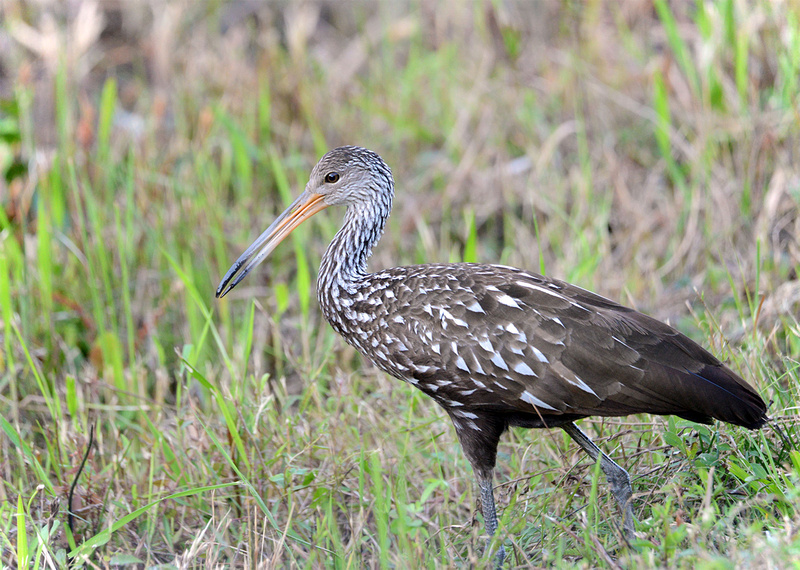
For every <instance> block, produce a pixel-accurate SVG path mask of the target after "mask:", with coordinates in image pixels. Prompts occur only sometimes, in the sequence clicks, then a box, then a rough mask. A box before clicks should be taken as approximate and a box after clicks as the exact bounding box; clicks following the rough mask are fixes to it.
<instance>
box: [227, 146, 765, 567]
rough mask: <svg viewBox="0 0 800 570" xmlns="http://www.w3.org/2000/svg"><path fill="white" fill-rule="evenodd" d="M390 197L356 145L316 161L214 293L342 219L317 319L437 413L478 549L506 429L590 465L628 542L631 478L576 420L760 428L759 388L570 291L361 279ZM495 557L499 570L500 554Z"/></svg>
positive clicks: (423, 274) (439, 270)
mask: <svg viewBox="0 0 800 570" xmlns="http://www.w3.org/2000/svg"><path fill="white" fill-rule="evenodd" d="M394 189H395V181H394V177H393V175H392V172H391V169H390V168H389V166H388V165H387V164H386V162H384V160H383V159H382V158H381V157H380V156H379V155H378V154H377V153H375V152H373V151H371V150H368V149H365V148H362V147H358V146H342V147H339V148H335V149H333V150H331V151H329V152H328V153H326V154H325V155H324V156H323V157H322V158H321V159H320V160H319V162H318V163H317V165H316V166H314V168H313V169H312V170H311V174H310V177H309V181H308V183H307V185H306V187H305V190H304V192H302V193H301V194H300V195H299V196H298V197H297V199H295V200H294V202H293V203H292V204H291V205H290V206H289V207H288V208H287V209H286V210H285V211H284V212H283V213H282V214H281V215H280V216H278V217H277V218H276V219H275V221H274V222H273V223H272V224H271V225H270V226H269V227H268V228H267V229H266V230H265V231H264V232H263V233H262V234H261V235H260V236H259V237H258V238H257V239H256V240H255V241H254V242H253V243H252V244H251V245H250V246H249V247H248V248H247V249H246V250H245V252H244V253H243V254H242V255H241V256H240V257H239V258H238V259H237V260H236V261H235V262H234V263H233V265H232V266H231V267H230V269H229V270H228V272H227V273H226V274H225V276H224V277H223V278H222V281H221V282H220V284H219V287H218V288H217V290H216V296H217V298H221V297H223V296H224V295H226V294H227V293H229V292H230V291H231V289H233V288H234V287H236V285H237V284H238V283H240V282H241V281H242V280H243V279H244V278H245V277H246V276H247V275H248V274H249V273H250V272H251V271H252V270H253V269H254V268H255V267H256V266H257V265H258V264H259V263H261V262H262V261H263V260H264V259H265V258H267V256H268V255H269V254H270V253H271V252H272V251H273V250H274V249H275V247H276V246H277V245H278V244H279V243H280V242H281V241H282V240H283V239H284V238H286V236H288V235H289V234H290V233H291V232H292V231H293V230H294V229H295V228H297V227H298V226H299V225H300V224H301V223H303V222H304V221H305V220H307V219H309V218H311V217H312V216H314V215H315V214H317V213H318V212H321V211H322V210H324V209H326V208H328V207H330V206H343V207H344V208H345V212H344V222H343V224H342V226H341V229H339V231H338V232H337V233H336V234H335V236H334V237H333V240H332V241H331V243H330V245H329V246H328V248H327V250H326V251H325V253H324V255H323V256H322V259H321V261H320V267H319V273H318V278H317V298H318V301H319V305H320V307H321V309H322V314H323V316H324V318H325V319H326V320H327V321H328V323H330V325H331V326H332V327H333V329H334V330H335V331H336V332H337V333H339V334H340V335H341V336H342V337H344V339H345V341H346V342H347V343H349V344H350V345H352V346H353V347H355V349H356V350H357V351H358V352H360V353H361V354H362V355H364V356H365V357H366V358H368V359H369V360H371V361H372V362H373V363H374V364H375V365H376V366H377V367H378V368H380V369H381V370H383V371H385V372H386V373H388V374H390V375H391V376H394V377H396V378H398V379H400V380H403V381H405V382H408V383H409V384H411V385H413V386H415V387H416V388H418V389H420V390H422V391H423V392H424V393H425V394H427V395H428V396H430V397H431V398H432V399H433V400H435V401H436V402H437V403H438V404H439V405H440V406H441V407H442V408H443V409H444V411H445V412H446V413H447V415H448V416H449V417H450V419H451V420H452V423H453V426H454V428H455V432H456V435H457V438H458V440H459V442H460V444H461V447H462V449H463V452H464V454H465V455H466V457H467V459H468V460H469V462H470V464H471V466H472V469H473V472H474V475H475V478H476V480H477V486H478V490H479V496H480V508H481V510H482V514H483V518H484V528H485V532H486V535H487V537H488V538H487V549H488V548H489V545H490V544H491V540H492V538H493V536H494V534H495V532H496V531H497V528H498V520H497V512H496V506H495V500H494V492H493V485H494V483H493V479H494V468H495V463H496V457H497V446H498V442H499V440H500V436H501V435H502V434H503V432H505V431H506V430H507V429H508V428H509V427H512V426H515V427H522V428H561V429H563V430H564V431H565V432H566V433H567V434H568V435H569V436H570V437H571V438H572V439H573V440H574V441H575V442H576V443H577V444H578V445H579V446H580V447H581V448H582V449H583V450H584V451H585V452H586V453H587V454H588V455H589V456H590V457H591V458H592V460H593V461H595V462H598V461H599V463H600V467H601V470H602V471H603V473H604V474H605V476H606V478H607V480H608V482H609V486H610V489H611V492H612V494H613V495H614V497H615V499H616V501H617V503H618V504H619V508H620V510H621V512H622V514H623V523H622V532H623V536H624V537H625V539H626V540H630V539H631V538H633V537H634V536H635V534H634V533H635V525H634V515H633V508H632V502H631V499H632V496H633V492H632V488H631V480H630V476H629V474H628V472H627V471H626V470H625V469H624V468H622V467H621V466H619V465H618V464H617V463H615V462H614V461H613V460H612V459H611V458H610V457H608V456H607V455H606V454H605V453H604V452H603V451H602V450H601V449H600V448H598V447H597V445H595V444H594V442H593V441H592V440H591V439H590V438H589V437H588V436H587V435H586V434H585V433H584V432H583V431H582V430H581V429H580V428H579V427H578V426H577V425H576V424H575V421H576V420H580V419H582V418H586V417H589V416H626V415H629V414H639V413H648V414H656V415H675V416H678V417H681V418H684V419H687V420H690V421H693V422H698V423H702V424H710V423H712V420H714V419H716V420H720V421H723V422H727V423H730V424H735V425H738V426H743V427H745V428H750V429H757V428H760V427H761V426H763V425H764V424H765V423H766V422H767V421H768V417H767V414H766V412H767V407H766V405H765V403H764V400H763V399H762V398H761V397H760V396H759V394H758V392H756V390H755V389H754V388H753V387H751V386H750V384H748V383H747V382H746V381H745V380H743V379H742V378H741V377H740V376H738V375H737V374H736V373H735V372H733V371H732V370H731V369H730V368H728V367H727V366H725V365H724V364H723V363H722V362H721V361H719V360H718V359H717V358H716V357H714V356H713V355H712V354H711V353H709V352H708V351H706V350H705V349H704V348H702V347H701V346H700V345H698V344H697V343H695V342H694V341H692V340H690V339H689V338H688V337H686V336H685V335H683V334H682V333H680V332H678V331H677V330H675V329H674V328H672V327H670V326H669V325H667V324H665V323H663V322H661V321H659V320H656V319H654V318H652V317H649V316H647V315H645V314H643V313H640V312H637V311H635V310H633V309H630V308H627V307H625V306H622V305H620V304H618V303H616V302H614V301H611V300H609V299H606V298H604V297H601V296H599V295H596V294H594V293H591V292H589V291H587V290H585V289H582V288H580V287H577V286H575V285H571V284H569V283H566V282H564V281H560V280H558V279H554V278H551V277H545V276H542V275H538V274H536V273H532V272H530V271H526V270H524V269H518V268H514V267H508V266H504V265H490V264H478V263H448V264H444V263H433V264H425V265H410V266H401V267H392V268H388V269H383V270H379V271H376V272H369V271H368V269H367V261H368V258H369V257H370V255H371V253H372V249H373V247H374V246H375V245H376V244H377V243H378V241H379V240H380V238H381V236H382V234H383V231H384V228H385V226H386V222H387V219H388V218H389V214H390V212H391V209H392V202H393V199H394ZM494 555H495V558H496V561H497V565H498V566H499V565H501V564H502V563H503V559H504V556H505V550H504V548H503V546H502V545H500V546H499V547H498V549H497V552H496V553H494Z"/></svg>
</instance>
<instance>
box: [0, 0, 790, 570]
mask: <svg viewBox="0 0 800 570" xmlns="http://www.w3.org/2000/svg"><path fill="white" fill-rule="evenodd" d="M79 4H80V6H79V8H75V9H76V10H79V11H80V18H79V17H77V15H76V14H75V13H71V12H66V11H65V10H66V8H65V7H63V6H61V4H59V3H55V2H54V3H52V4H50V3H47V2H45V3H40V4H37V5H36V6H35V7H32V6H29V5H28V4H25V3H19V2H15V1H13V0H12V1H11V2H10V3H7V4H6V5H4V7H3V8H2V10H3V11H4V16H5V17H4V19H3V24H2V28H0V44H2V45H3V46H5V47H4V49H3V50H2V54H0V99H2V101H1V102H0V170H2V172H3V173H4V178H3V180H4V182H2V186H0V188H2V193H0V201H1V202H2V208H0V319H2V329H0V336H2V346H1V347H0V348H1V350H0V411H2V413H0V431H2V432H3V437H0V469H1V470H2V473H0V553H1V554H0V556H1V557H2V558H1V559H0V563H2V564H3V565H6V566H9V567H19V568H23V567H25V568H40V567H45V568H57V567H62V566H65V565H66V564H67V563H68V560H70V559H71V560H72V561H73V564H74V565H84V566H86V567H109V566H131V565H137V566H138V565H145V566H147V567H151V566H157V565H163V567H209V568H210V567H217V566H228V565H230V566H248V567H255V566H259V567H261V566H263V567H275V566H290V567H302V568H314V567H323V566H324V567H334V568H351V567H380V568H384V567H409V566H411V567H442V566H445V567H446V566H469V565H473V564H486V563H487V562H488V561H486V560H483V559H482V558H481V557H482V540H481V539H480V535H481V530H482V519H481V516H480V514H479V513H478V511H477V510H476V508H475V499H476V493H475V490H474V489H473V488H472V474H471V470H470V467H469V464H468V462H467V461H466V459H465V458H464V457H463V455H462V454H461V451H460V448H459V446H458V443H457V441H456V438H455V437H454V433H453V430H452V427H451V426H450V425H449V423H448V422H447V421H446V420H445V418H444V417H443V414H442V412H441V411H440V410H439V409H437V408H436V406H435V405H434V404H433V403H432V402H431V401H429V400H428V399H427V398H425V397H424V396H423V395H422V394H421V393H418V392H417V391H416V390H415V389H413V388H412V387H410V386H407V385H405V384H403V383H401V382H398V381H396V380H394V379H392V378H388V377H386V376H385V375H383V374H382V373H380V372H379V371H377V370H376V369H375V368H374V367H373V366H371V365H370V364H369V363H367V362H365V361H364V360H363V359H362V358H361V357H360V356H359V355H358V354H357V353H355V352H354V350H353V349H352V348H350V347H349V346H348V345H346V344H345V343H344V342H343V341H342V340H341V339H339V338H338V337H336V335H335V334H334V333H333V331H332V330H330V328H329V327H328V326H327V324H326V323H324V322H323V320H322V318H321V315H320V313H319V309H318V308H317V305H316V301H315V299H314V291H315V287H314V280H315V276H316V269H317V267H318V263H319V259H320V256H321V254H322V252H323V251H324V248H325V245H326V244H327V242H328V240H329V239H330V238H331V236H332V235H333V233H334V232H335V230H336V228H337V227H338V223H339V219H340V218H339V217H338V215H339V214H337V213H336V212H333V213H331V214H330V215H324V216H319V217H318V218H319V219H315V221H314V222H311V223H309V224H307V226H306V227H304V228H303V229H301V230H298V231H297V232H295V234H293V236H292V240H291V241H290V242H287V243H285V244H283V245H282V246H281V247H280V248H279V249H278V250H276V251H275V252H274V254H273V256H272V258H271V259H272V260H271V262H270V263H268V264H265V265H264V266H262V267H261V268H259V270H258V271H257V273H256V274H254V275H253V276H251V277H249V278H248V280H247V281H245V282H244V283H242V284H241V285H240V287H238V288H237V289H236V290H235V291H234V292H233V293H232V294H230V295H228V296H227V297H226V298H225V299H223V300H221V301H217V300H215V299H214V295H213V293H214V290H215V288H216V285H217V283H218V282H219V279H220V277H221V275H223V274H224V272H225V271H226V270H227V268H228V267H229V265H230V263H231V262H232V261H233V260H234V259H235V258H236V256H238V255H239V253H241V251H243V249H244V247H246V245H247V244H249V243H250V241H252V239H254V238H255V236H257V235H258V233H260V232H261V231H262V230H263V228H264V227H266V224H268V223H269V222H270V221H271V219H272V218H273V216H274V215H276V214H277V213H278V212H279V211H281V210H282V209H283V207H284V206H285V205H286V204H287V203H288V202H289V201H290V200H291V199H292V196H294V195H296V194H297V193H299V192H300V191H301V189H302V188H303V186H304V184H305V182H306V177H307V174H308V171H309V169H310V167H311V166H312V165H313V164H314V163H315V162H316V160H317V159H318V157H319V156H320V155H321V154H322V153H323V152H324V151H325V150H327V149H328V148H330V147H334V146H338V145H340V144H351V143H355V144H361V145H364V146H367V147H370V148H373V149H374V150H376V151H378V152H379V153H380V154H381V155H382V156H383V157H384V158H385V159H386V160H387V161H388V162H389V164H390V166H391V167H392V168H393V171H394V174H395V177H396V179H397V181H398V192H397V197H396V203H395V210H394V214H393V217H392V219H391V220H390V222H389V227H388V229H387V232H386V235H385V236H384V238H383V240H382V242H381V244H380V246H379V247H378V249H377V251H376V252H375V255H374V257H373V259H372V266H373V267H374V268H380V267H388V266H392V265H398V264H408V263H417V262H426V261H457V260H477V261H485V262H501V263H507V264H511V265H515V266H520V267H526V268H529V269H533V270H539V271H541V272H546V273H547V274H549V275H553V276H557V277H560V278H564V279H567V280H569V281H572V282H574V283H576V284H578V285H581V286H583V287H586V288H589V289H591V290H594V291H597V292H599V293H601V294H603V295H606V296H608V297H610V298H612V299H617V300H620V301H622V302H623V303H625V304H628V305H632V306H634V307H636V308H638V309H640V310H644V311H646V312H648V313H650V314H653V315H654V316H656V317H659V318H661V319H664V320H667V321H669V322H670V323H672V324H673V325H675V326H677V327H678V328H679V329H681V330H682V331H683V332H685V333H687V334H689V335H690V336H692V337H693V338H694V339H695V340H697V341H698V342H700V343H701V344H703V345H705V346H707V347H708V348H710V349H711V350H712V352H714V353H715V354H716V355H717V356H719V357H720V358H723V359H725V360H726V361H727V363H728V364H729V365H730V366H731V367H732V368H733V369H734V370H737V371H738V372H740V373H741V374H742V375H743V376H744V377H746V378H747V379H748V380H749V381H750V382H751V383H752V384H753V385H754V386H756V387H757V389H758V390H759V392H760V393H761V394H762V395H763V396H764V397H765V399H766V400H769V401H770V402H771V405H770V415H771V416H772V417H773V418H774V423H775V424H776V425H778V426H780V427H781V429H782V430H783V431H784V432H786V433H787V435H788V437H789V439H790V440H791V441H792V442H795V441H796V440H797V432H796V427H795V424H796V422H797V419H798V412H797V409H798V385H799V384H798V382H799V381H800V364H799V363H798V359H797V355H798V354H800V340H798V339H800V323H799V322H798V314H799V312H798V307H799V306H800V305H798V294H797V291H798V288H797V271H798V267H800V243H798V237H797V236H798V235H800V180H798V177H797V170H796V166H795V163H796V160H795V156H796V154H797V152H798V147H797V145H798V142H797V141H798V140H800V136H799V135H800V128H798V127H800V125H798V114H797V109H798V103H799V102H800V100H799V99H798V91H797V73H796V70H797V62H800V34H799V33H798V13H797V12H795V11H792V9H791V7H790V5H789V4H787V3H771V2H767V1H766V0H764V1H757V2H751V3H737V2H734V1H733V0H727V1H722V2H717V3H697V4H689V3H686V4H673V3H668V2H656V3H655V4H654V6H649V5H647V3H639V4H634V3H619V4H618V3H615V2H604V1H599V0H597V1H590V2H582V3H566V4H564V3H559V2H543V3H541V4H538V5H527V4H524V3H520V4H509V5H506V4H503V3H499V2H490V3H475V4H470V3H457V2H456V3H449V4H442V5H441V6H438V7H437V9H436V10H433V9H431V8H428V7H427V6H423V5H421V4H417V3H409V4H408V5H394V4H389V3H386V4H378V5H370V4H355V5H335V4H334V5H332V6H328V7H325V8H324V9H323V8H322V7H320V6H315V5H302V6H295V5H290V6H286V7H282V6H277V5H274V6H273V5H264V6H260V7H257V8H253V7H248V6H249V5H248V6H245V5H244V4H242V5H239V4H237V3H218V2H208V3H189V4H179V3H176V4H174V5H173V4H168V5H166V6H165V9H164V10H163V11H161V12H159V13H156V12H153V13H152V14H151V13H149V12H147V11H146V10H145V8H143V7H140V6H133V5H131V6H128V5H124V6H121V7H116V8H112V7H102V8H93V6H94V5H93V4H90V3H79ZM101 10H102V11H101ZM47 14H51V15H54V16H55V20H54V22H56V24H55V26H56V27H55V28H51V27H48V26H47V25H46V24H45V19H44V18H45V16H46V15H47ZM101 31H102V32H103V33H102V34H101V33H100V32H101ZM48 42H51V43H48ZM52 42H56V43H55V44H53V43H52ZM58 42H62V43H61V44H59V43H58ZM48 45H61V47H62V49H60V50H57V52H54V51H52V50H49V51H48V49H47V46H48ZM141 46H149V47H148V49H147V50H143V49H141ZM582 425H583V426H584V429H586V430H587V431H588V432H589V433H590V434H591V435H592V436H593V437H595V439H596V441H597V442H598V444H599V445H601V446H602V447H603V449H604V450H606V452H608V453H609V454H610V455H611V456H612V457H613V458H615V459H616V460H618V462H620V463H621V464H622V465H623V466H625V467H626V468H627V469H628V470H629V471H630V473H631V474H632V476H633V479H634V482H633V485H634V493H635V512H636V515H637V517H638V526H637V530H638V533H639V540H637V541H636V542H635V544H633V545H632V546H631V548H627V549H626V548H620V542H619V538H618V534H617V531H616V527H615V520H616V514H617V511H616V507H615V505H614V503H613V499H612V498H611V497H610V495H609V493H608V492H607V485H606V484H605V481H604V479H603V477H602V474H600V473H599V471H598V470H597V468H596V467H595V466H594V465H592V464H591V463H590V462H589V461H588V460H587V459H586V458H585V457H584V456H583V455H582V453H581V452H579V450H578V449H577V448H576V446H574V445H572V444H571V443H570V441H569V440H568V438H566V436H565V435H563V434H562V433H560V432H559V431H536V432H532V431H526V430H512V431H511V432H510V433H509V434H507V435H506V436H504V438H503V440H502V442H501V448H500V453H499V458H498V469H497V478H496V484H497V490H496V495H497V497H498V500H499V507H500V513H501V523H500V524H501V530H500V533H499V540H502V541H504V543H505V544H506V548H507V550H508V551H509V552H510V560H509V562H508V564H511V565H516V566H530V565H534V566H559V567H561V566H563V567H567V566H570V567H571V566H580V567H595V566H600V567H636V566H639V567H663V566H669V567H691V568H696V567H707V568H728V567H741V566H749V567H762V566H777V567H785V566H789V565H790V564H793V563H795V562H794V561H795V560H796V559H797V556H798V551H800V541H798V538H797V537H798V529H800V514H798V507H797V506H798V504H800V503H799V502H798V501H800V491H799V490H798V480H799V479H798V476H799V475H800V453H798V451H797V450H796V449H794V448H793V447H792V446H791V445H786V444H785V443H784V442H783V441H782V439H781V438H780V437H779V436H778V434H777V433H776V431H775V430H773V429H771V428H766V429H764V430H762V431H759V432H747V431H746V430H743V429H739V428H735V427H731V426H726V425H714V426H711V427H705V426H698V425H696V424H692V423H690V422H686V421H683V420H679V419H676V418H659V417H650V416H632V417H628V418H619V419H603V418H596V419H592V420H585V421H584V422H582ZM91 426H95V427H96V431H95V436H94V441H93V443H92V448H91V453H90V454H89V456H88V460H87V462H86V465H85V467H84V469H83V470H82V471H81V472H80V473H78V468H79V465H80V463H81V459H82V458H83V456H84V454H85V452H86V450H87V446H88V437H89V432H90V427H91ZM73 483H75V490H74V498H73V503H72V510H73V512H74V513H75V515H76V521H75V524H74V528H73V529H71V530H70V529H69V528H68V525H67V511H68V503H67V501H68V496H69V493H70V489H71V487H72V486H73Z"/></svg>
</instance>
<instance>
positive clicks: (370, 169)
mask: <svg viewBox="0 0 800 570" xmlns="http://www.w3.org/2000/svg"><path fill="white" fill-rule="evenodd" d="M393 189H394V184H393V182H392V173H391V170H389V167H388V166H387V165H386V163H385V162H384V161H383V159H382V158H381V157H380V156H378V155H377V154H376V153H374V152H372V151H371V150H367V149H365V148H361V147H357V146H342V147H339V148H335V149H333V150H331V151H330V152H328V153H327V154H325V156H323V157H322V158H321V159H320V161H319V162H318V163H317V165H316V166H315V167H314V168H313V169H312V171H311V176H310V177H309V180H308V184H306V189H305V191H304V192H303V193H302V194H300V196H298V197H297V199H296V200H295V201H294V202H292V204H291V205H290V206H289V207H288V208H286V210H285V211H284V212H283V213H282V214H281V215H280V216H278V218H277V219H276V220H275V221H274V222H272V224H271V225H270V226H269V227H268V228H267V229H266V230H265V231H264V232H263V233H262V234H261V235H260V236H259V237H258V238H257V239H256V240H255V241H254V242H253V243H252V244H250V247H248V248H247V249H246V250H245V252H244V253H243V254H242V255H241V256H240V257H239V259H237V260H236V262H234V264H233V265H232V266H231V268H230V269H229V270H228V272H227V273H226V274H225V277H223V278H222V281H221V282H220V284H219V287H217V297H223V296H225V295H226V294H227V293H228V292H229V291H230V290H231V289H233V288H234V287H235V286H236V285H237V284H238V283H239V282H240V281H241V280H242V279H244V278H245V276H246V275H247V274H248V273H250V271H252V270H253V269H254V268H255V267H256V266H257V265H258V264H259V263H261V262H262V261H263V260H264V259H266V257H267V256H268V255H269V254H270V253H271V252H272V250H274V249H275V247H276V246H277V245H278V244H279V243H280V242H281V241H283V240H284V239H285V238H286V236H288V235H289V234H290V233H292V231H293V230H294V229H295V228H296V227H297V226H299V225H300V224H302V223H303V222H304V221H306V220H307V219H309V218H310V217H311V216H313V215H314V214H316V213H318V212H321V211H322V210H324V209H325V208H327V207H328V206H335V205H338V204H342V205H346V206H359V205H363V204H380V203H383V204H384V205H385V206H388V208H391V202H392V193H393Z"/></svg>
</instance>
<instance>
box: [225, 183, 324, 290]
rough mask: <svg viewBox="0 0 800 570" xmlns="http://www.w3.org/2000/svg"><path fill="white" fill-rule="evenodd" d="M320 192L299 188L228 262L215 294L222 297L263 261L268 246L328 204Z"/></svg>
mask: <svg viewBox="0 0 800 570" xmlns="http://www.w3.org/2000/svg"><path fill="white" fill-rule="evenodd" d="M324 198H325V196H324V195H323V194H314V193H310V192H308V191H306V192H303V193H302V194H300V196H298V197H297V199H296V200H295V201H294V202H292V205H291V206H289V207H288V208H286V210H284V212H283V213H282V214H281V215H280V216H278V218H277V219H276V220H275V221H274V222H272V224H271V225H270V226H269V227H268V228H267V229H266V230H264V233H262V234H261V235H260V236H258V239H256V241H254V242H253V243H252V244H250V247H248V248H247V249H246V250H245V252H244V253H243V254H242V255H241V256H240V257H239V259H237V260H236V262H235V263H234V264H233V265H231V268H230V269H228V272H227V273H226V274H225V277H223V278H222V281H221V282H220V284H219V287H217V298H222V297H224V296H225V295H227V294H228V292H230V290H231V289H233V288H234V287H236V285H238V284H239V282H240V281H241V280H242V279H244V278H245V277H246V276H247V274H248V273H250V272H251V271H252V270H253V268H255V267H256V266H257V265H258V264H259V263H261V262H262V261H264V259H266V257H267V256H268V255H269V254H270V253H272V250H273V249H275V247H276V246H277V245H278V244H279V243H281V242H282V241H283V240H284V239H285V238H286V236H288V235H289V234H290V233H292V230H294V229H295V228H296V227H297V226H299V225H300V224H302V223H303V222H304V221H306V220H307V219H308V218H310V217H311V216H313V215H314V214H316V213H317V212H321V211H322V210H324V209H325V208H327V207H328V206H329V204H326V203H325V201H324Z"/></svg>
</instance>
